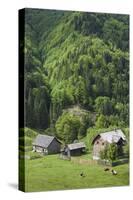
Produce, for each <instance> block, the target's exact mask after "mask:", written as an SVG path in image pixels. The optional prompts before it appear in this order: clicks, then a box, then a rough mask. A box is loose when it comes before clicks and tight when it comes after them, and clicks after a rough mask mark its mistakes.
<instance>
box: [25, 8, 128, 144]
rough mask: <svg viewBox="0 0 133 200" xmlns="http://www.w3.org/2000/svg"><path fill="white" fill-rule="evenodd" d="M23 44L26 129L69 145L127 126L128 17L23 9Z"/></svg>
mask: <svg viewBox="0 0 133 200" xmlns="http://www.w3.org/2000/svg"><path fill="white" fill-rule="evenodd" d="M24 39H25V41H24V55H25V106H26V124H25V126H26V127H29V128H32V129H35V130H39V131H42V132H45V134H49V135H56V136H57V137H58V138H59V139H60V140H61V141H64V142H65V143H69V142H73V141H74V140H75V139H79V138H83V137H85V136H86V134H87V133H88V131H89V130H92V129H93V128H94V129H96V130H99V129H104V128H105V129H106V128H111V127H120V128H126V127H128V126H129V125H128V123H129V17H128V16H127V15H118V14H117V15H115V14H100V13H85V12H69V11H55V10H51V11H49V10H38V9H26V14H25V38H24ZM21 42H22V48H23V41H21Z"/></svg>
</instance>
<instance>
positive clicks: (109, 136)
mask: <svg viewBox="0 0 133 200" xmlns="http://www.w3.org/2000/svg"><path fill="white" fill-rule="evenodd" d="M98 137H101V138H102V139H103V140H104V141H106V142H108V143H113V142H115V143H118V142H119V140H120V139H122V140H123V141H126V136H125V135H124V133H123V132H122V130H121V129H115V130H113V131H108V132H105V133H100V134H99V135H97V136H96V137H95V138H94V140H93V142H92V144H94V142H95V140H96V139H97V138H98Z"/></svg>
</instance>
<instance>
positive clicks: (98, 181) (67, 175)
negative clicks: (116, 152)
mask: <svg viewBox="0 0 133 200" xmlns="http://www.w3.org/2000/svg"><path fill="white" fill-rule="evenodd" d="M20 162H21V161H20ZM103 168H104V167H102V166H99V165H94V166H88V165H83V164H75V163H73V162H71V161H67V160H61V159H59V158H58V155H49V156H45V157H42V158H38V159H33V160H25V183H26V184H25V191H27V192H33V191H48V190H64V189H74V188H75V189H79V188H93V187H109V186H110V187H111V186H124V185H128V184H129V169H128V164H124V165H120V166H117V167H114V169H116V170H117V172H118V174H117V175H116V176H113V175H112V174H111V173H110V172H105V171H104V169H103ZM81 172H83V173H84V174H85V177H81V176H80V173H81Z"/></svg>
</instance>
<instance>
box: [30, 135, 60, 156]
mask: <svg viewBox="0 0 133 200" xmlns="http://www.w3.org/2000/svg"><path fill="white" fill-rule="evenodd" d="M32 145H33V151H35V152H40V153H43V154H45V155H47V154H55V153H59V152H60V148H61V143H60V141H58V140H57V138H56V137H54V136H48V135H41V134H39V135H37V137H36V138H35V140H34V142H33V144H32Z"/></svg>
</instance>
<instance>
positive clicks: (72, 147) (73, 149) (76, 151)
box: [63, 142, 86, 157]
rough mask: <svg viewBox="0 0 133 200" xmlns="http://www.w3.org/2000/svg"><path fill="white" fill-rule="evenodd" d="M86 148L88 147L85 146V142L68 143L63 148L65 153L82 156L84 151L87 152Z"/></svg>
mask: <svg viewBox="0 0 133 200" xmlns="http://www.w3.org/2000/svg"><path fill="white" fill-rule="evenodd" d="M85 148H86V146H85V144H84V142H78V143H73V144H68V145H66V146H65V148H64V149H63V154H64V155H67V156H68V157H71V156H80V155H81V154H82V153H84V152H85Z"/></svg>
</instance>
